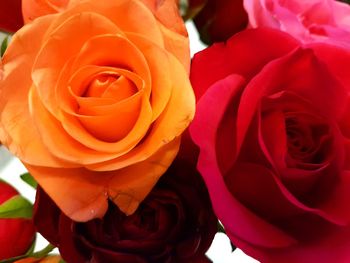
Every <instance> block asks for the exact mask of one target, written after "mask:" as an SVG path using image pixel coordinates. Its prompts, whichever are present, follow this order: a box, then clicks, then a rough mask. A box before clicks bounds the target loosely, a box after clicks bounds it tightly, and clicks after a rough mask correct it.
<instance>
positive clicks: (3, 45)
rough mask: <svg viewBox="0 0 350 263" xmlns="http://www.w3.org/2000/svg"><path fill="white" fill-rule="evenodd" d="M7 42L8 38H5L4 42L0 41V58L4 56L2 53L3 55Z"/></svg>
mask: <svg viewBox="0 0 350 263" xmlns="http://www.w3.org/2000/svg"><path fill="white" fill-rule="evenodd" d="M8 42H9V37H8V36H6V37H5V38H4V40H3V41H2V43H1V48H0V55H1V57H2V56H3V55H4V53H5V51H6V49H7V45H8Z"/></svg>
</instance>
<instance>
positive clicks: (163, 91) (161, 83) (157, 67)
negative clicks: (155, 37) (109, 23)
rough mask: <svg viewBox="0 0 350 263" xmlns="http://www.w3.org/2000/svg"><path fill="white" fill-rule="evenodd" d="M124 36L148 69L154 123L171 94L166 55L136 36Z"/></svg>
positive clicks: (128, 34) (130, 34) (146, 40)
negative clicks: (137, 51) (137, 50)
mask: <svg viewBox="0 0 350 263" xmlns="http://www.w3.org/2000/svg"><path fill="white" fill-rule="evenodd" d="M126 35H127V37H128V38H130V40H131V41H132V42H133V43H134V44H135V45H136V46H137V48H138V49H139V50H140V51H141V52H142V53H143V55H144V57H145V59H146V61H147V64H148V67H149V69H150V73H151V79H152V97H151V104H152V110H153V118H152V121H154V120H155V119H157V118H158V116H159V115H160V114H161V113H162V111H163V110H164V108H165V106H166V105H167V103H168V101H169V99H170V96H171V92H172V83H171V76H170V68H169V62H168V53H167V52H166V51H165V50H163V49H161V48H159V47H158V46H157V45H155V44H154V43H153V42H150V41H148V39H145V38H144V37H142V36H140V35H138V34H134V33H127V34H126ZM135 36H136V37H135Z"/></svg>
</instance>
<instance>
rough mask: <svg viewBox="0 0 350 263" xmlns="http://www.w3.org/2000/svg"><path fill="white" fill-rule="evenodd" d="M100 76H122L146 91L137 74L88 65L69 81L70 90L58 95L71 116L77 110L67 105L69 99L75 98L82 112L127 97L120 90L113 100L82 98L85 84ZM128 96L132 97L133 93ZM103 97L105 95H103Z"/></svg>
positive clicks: (111, 103) (64, 90)
mask: <svg viewBox="0 0 350 263" xmlns="http://www.w3.org/2000/svg"><path fill="white" fill-rule="evenodd" d="M99 74H106V75H113V74H114V75H118V76H122V77H123V78H125V79H128V80H129V82H132V83H133V86H134V87H137V89H138V90H144V86H145V84H144V81H143V80H142V79H141V78H140V77H139V76H138V75H136V74H135V73H133V72H130V71H128V70H123V69H116V68H111V67H100V66H94V65H88V66H84V67H82V68H80V69H79V70H78V71H77V72H76V73H75V74H74V75H73V76H72V78H71V80H70V81H69V84H68V85H69V89H68V91H67V90H66V89H63V90H62V92H61V93H59V94H58V99H59V101H60V102H61V104H60V107H61V108H62V109H63V110H64V111H66V112H67V113H70V114H75V111H76V108H75V107H74V106H72V105H71V104H68V105H67V104H66V101H67V99H68V98H69V97H73V98H74V99H75V101H76V102H77V103H76V105H78V106H79V108H80V110H84V111H85V110H88V109H89V108H95V107H99V106H106V107H107V106H110V105H113V104H114V103H116V102H117V101H118V100H120V99H122V98H123V97H126V94H125V92H128V91H122V92H121V90H120V89H119V90H118V91H119V93H118V94H115V96H113V97H111V98H106V97H101V98H96V97H80V95H81V94H82V93H83V91H84V89H85V85H87V84H86V83H85V82H86V81H88V82H90V81H91V79H93V78H95V76H97V75H99ZM127 95H129V96H131V95H132V94H131V93H128V94H127ZM102 96H103V94H102Z"/></svg>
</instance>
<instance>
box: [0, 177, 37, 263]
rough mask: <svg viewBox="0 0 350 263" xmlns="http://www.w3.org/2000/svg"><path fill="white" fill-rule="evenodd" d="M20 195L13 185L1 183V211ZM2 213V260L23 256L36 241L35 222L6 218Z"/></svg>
mask: <svg viewBox="0 0 350 263" xmlns="http://www.w3.org/2000/svg"><path fill="white" fill-rule="evenodd" d="M18 195H19V193H18V192H17V190H16V189H14V188H13V187H12V186H11V185H9V184H7V183H5V182H4V181H0V209H1V212H3V211H4V205H6V204H8V203H7V202H9V201H11V198H14V197H16V196H18ZM1 212H0V260H4V259H9V258H13V257H16V256H20V255H23V254H25V253H26V252H27V250H28V249H29V248H30V246H31V244H32V243H33V241H34V237H35V230H34V225H33V221H32V220H31V219H24V218H9V217H8V216H6V218H4V216H3V215H4V214H5V212H6V211H5V212H3V213H1Z"/></svg>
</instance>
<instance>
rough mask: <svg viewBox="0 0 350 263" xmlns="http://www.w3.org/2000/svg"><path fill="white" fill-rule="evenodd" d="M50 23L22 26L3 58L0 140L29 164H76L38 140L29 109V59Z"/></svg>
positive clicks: (57, 165) (43, 20)
mask: <svg viewBox="0 0 350 263" xmlns="http://www.w3.org/2000/svg"><path fill="white" fill-rule="evenodd" d="M49 24H50V18H47V17H44V18H39V19H37V20H36V21H35V22H33V23H32V24H31V26H25V27H23V28H22V29H21V30H19V31H18V32H17V33H16V34H15V35H14V36H13V38H12V40H11V45H9V47H8V48H7V51H6V53H5V55H4V57H3V64H4V68H3V69H4V72H3V73H4V76H3V79H2V82H1V92H2V94H1V99H0V109H1V110H0V112H1V120H0V125H1V127H0V140H1V142H2V143H3V144H5V145H6V146H7V147H8V148H9V149H10V151H11V152H12V153H13V154H15V155H17V156H18V157H19V158H20V159H21V160H23V161H26V162H28V163H31V164H38V165H39V164H42V163H44V164H45V165H49V166H52V167H61V166H71V167H73V166H74V165H72V164H69V163H67V162H64V161H62V160H59V159H57V158H55V157H54V156H52V155H51V154H50V152H49V151H48V150H47V148H46V147H45V146H44V145H43V144H42V142H41V140H38V138H40V135H39V133H38V131H37V130H36V127H35V124H34V123H33V120H32V117H31V113H30V112H29V105H28V92H29V89H30V88H31V85H32V81H31V78H30V72H31V67H32V65H31V64H30V63H28V62H30V61H34V58H35V55H36V52H37V50H38V49H39V46H40V44H41V40H42V37H43V35H44V34H45V32H46V28H47V27H48V25H49ZM34 32H35V33H34ZM34 34H35V38H33V35H34ZM23 43H30V45H23ZM14 83H15V86H14Z"/></svg>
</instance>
